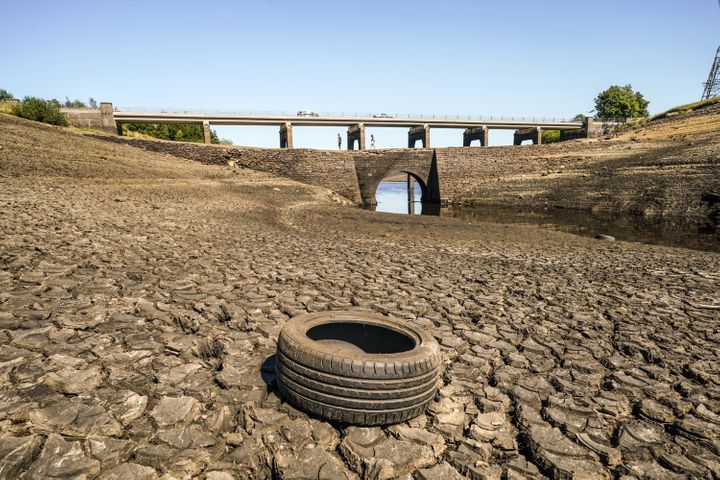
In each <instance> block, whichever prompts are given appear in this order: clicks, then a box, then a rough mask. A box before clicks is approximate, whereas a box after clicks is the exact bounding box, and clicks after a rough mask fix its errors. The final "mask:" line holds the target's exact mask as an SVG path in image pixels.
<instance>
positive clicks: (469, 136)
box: [463, 125, 488, 147]
mask: <svg viewBox="0 0 720 480" xmlns="http://www.w3.org/2000/svg"><path fill="white" fill-rule="evenodd" d="M473 140H480V146H481V147H487V146H488V127H486V126H485V125H483V126H481V127H472V128H466V129H465V132H463V147H469V146H470V143H472V141H473Z"/></svg>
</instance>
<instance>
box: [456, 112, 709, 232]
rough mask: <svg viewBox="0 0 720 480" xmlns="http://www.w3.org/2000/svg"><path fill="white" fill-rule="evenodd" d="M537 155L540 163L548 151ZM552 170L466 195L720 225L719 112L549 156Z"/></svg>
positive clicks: (498, 180) (502, 178)
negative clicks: (719, 221)
mask: <svg viewBox="0 0 720 480" xmlns="http://www.w3.org/2000/svg"><path fill="white" fill-rule="evenodd" d="M530 148H534V149H535V150H536V152H537V156H538V157H541V156H542V155H543V153H542V148H543V147H530ZM547 152H548V154H549V155H548V157H547V159H546V165H545V168H541V169H537V168H528V169H527V170H526V171H524V172H521V173H518V174H511V175H498V176H496V177H493V178H489V179H487V180H486V181H483V182H480V183H479V184H478V185H476V186H475V187H474V188H473V189H472V191H470V192H468V193H467V194H465V195H463V196H462V201H463V202H464V203H466V204H472V205H478V206H481V205H495V206H503V207H517V208H523V209H533V208H534V209H541V208H566V209H576V210H582V211H587V212H592V213H594V214H596V215H600V216H616V215H640V216H643V217H648V218H661V219H664V220H672V221H679V222H688V223H696V224H703V223H715V224H716V223H717V220H718V211H719V210H718V208H719V205H720V106H714V107H709V108H707V109H704V110H701V111H698V112H692V113H687V114H681V115H677V116H675V117H673V118H671V119H664V120H662V121H658V122H651V123H650V124H649V125H647V126H644V127H640V128H636V129H633V130H631V131H629V132H627V133H623V134H621V135H617V136H614V137H611V138H607V139H601V140H598V141H574V142H570V143H569V144H568V150H567V151H566V152H562V153H559V154H553V151H552V150H547Z"/></svg>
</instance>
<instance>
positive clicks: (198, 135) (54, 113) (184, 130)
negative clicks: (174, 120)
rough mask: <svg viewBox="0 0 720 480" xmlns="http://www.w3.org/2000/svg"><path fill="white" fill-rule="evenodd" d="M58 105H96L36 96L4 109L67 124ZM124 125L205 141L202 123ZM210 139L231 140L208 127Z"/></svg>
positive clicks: (0, 92) (0, 96)
mask: <svg viewBox="0 0 720 480" xmlns="http://www.w3.org/2000/svg"><path fill="white" fill-rule="evenodd" d="M13 98H14V97H13V95H12V94H11V93H10V92H8V91H7V90H5V89H1V88H0V102H3V101H6V100H12V99H13ZM61 108H98V104H97V101H96V100H95V99H94V98H92V97H91V98H89V99H88V101H87V102H83V101H82V100H79V99H75V100H70V98H68V97H65V101H64V102H60V101H59V100H57V99H55V98H53V99H50V100H44V99H42V98H37V97H25V98H23V99H22V101H20V102H19V103H17V104H15V105H10V106H9V108H5V109H3V110H4V111H6V113H11V114H13V115H17V116H18V117H23V118H27V119H28V120H34V121H36V122H44V123H49V124H51V125H60V126H63V127H66V126H67V125H68V121H67V118H66V117H65V115H64V114H63V113H62V111H61V110H60V109H61ZM123 128H124V129H125V130H128V131H130V132H136V133H140V134H142V135H147V136H149V137H153V138H159V139H161V140H173V141H178V142H196V143H202V142H204V141H205V136H204V134H203V128H202V126H201V125H192V124H169V125H168V124H144V123H126V124H124V125H123ZM210 140H211V142H212V143H215V144H227V145H231V144H232V142H231V141H230V140H226V139H224V138H220V137H219V136H218V134H217V132H216V131H215V130H212V129H210Z"/></svg>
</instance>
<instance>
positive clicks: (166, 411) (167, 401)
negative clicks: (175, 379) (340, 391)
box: [150, 396, 200, 427]
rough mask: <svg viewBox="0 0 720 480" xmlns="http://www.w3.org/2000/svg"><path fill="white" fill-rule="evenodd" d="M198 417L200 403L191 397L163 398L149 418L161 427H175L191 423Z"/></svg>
mask: <svg viewBox="0 0 720 480" xmlns="http://www.w3.org/2000/svg"><path fill="white" fill-rule="evenodd" d="M199 415H200V402H198V401H197V400H195V399H194V398H192V397H184V396H183V397H163V398H161V399H160V401H159V402H158V404H157V405H156V406H155V408H153V409H152V411H151V412H150V416H151V417H153V418H154V419H155V421H156V422H157V424H158V425H159V426H161V427H167V426H170V425H175V424H176V423H183V424H187V423H192V422H194V421H195V420H196V419H197V418H198V416H199Z"/></svg>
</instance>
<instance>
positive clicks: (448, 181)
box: [96, 136, 562, 202]
mask: <svg viewBox="0 0 720 480" xmlns="http://www.w3.org/2000/svg"><path fill="white" fill-rule="evenodd" d="M96 138H99V139H102V140H106V141H113V142H118V143H124V144H128V145H132V146H135V147H139V148H142V149H145V150H149V151H154V152H160V153H166V154H170V155H174V156H178V157H182V158H187V159H190V160H196V161H199V162H202V163H205V164H211V165H226V164H227V163H228V162H229V161H234V162H235V163H236V164H237V165H238V166H242V167H246V168H251V169H253V170H259V171H263V172H268V173H272V174H276V175H279V176H284V177H288V178H292V179H293V180H298V181H300V182H304V183H308V184H311V185H318V186H322V187H326V188H330V189H332V190H334V191H335V192H337V193H339V194H340V195H343V196H345V197H347V198H349V199H351V200H353V201H355V202H360V201H361V200H362V198H361V194H360V188H362V186H363V185H365V186H367V185H373V184H374V185H375V186H377V183H378V182H379V181H380V180H382V178H385V177H386V176H389V175H395V174H398V173H400V172H401V171H404V170H406V169H408V170H409V169H413V170H416V171H414V172H413V173H416V174H417V175H418V176H419V177H420V178H421V179H422V180H423V181H425V182H426V183H430V184H431V185H428V186H429V187H430V188H431V189H434V190H437V189H438V188H439V198H440V199H441V200H442V201H443V202H452V201H453V200H454V199H455V198H456V197H457V196H458V195H461V194H463V193H466V192H468V191H470V190H472V189H473V187H475V186H477V185H478V184H479V183H482V182H486V181H488V180H489V179H492V178H494V177H500V176H503V175H508V174H510V175H512V174H518V175H519V174H522V173H529V172H533V171H537V170H539V169H542V168H544V167H543V165H544V163H545V162H544V161H543V160H544V158H543V157H539V156H538V152H539V150H538V149H540V148H542V149H543V152H547V153H548V154H550V153H551V152H553V151H556V150H558V149H559V148H562V147H556V146H554V145H552V146H550V145H547V146H525V147H521V148H518V147H471V148H468V147H451V148H437V149H435V150H434V152H435V158H436V159H437V172H436V173H435V174H434V175H435V178H433V174H432V172H431V170H432V169H431V162H432V159H433V155H432V152H433V150H421V149H393V150H364V151H347V150H342V151H333V150H312V149H300V148H298V149H280V148H248V147H234V146H225V145H205V144H199V143H185V142H168V141H161V140H145V139H137V138H129V137H114V136H96ZM356 165H357V168H356ZM358 172H359V173H358ZM373 175H374V177H373ZM358 176H360V178H358ZM428 180H429V182H428ZM433 182H437V184H435V185H432V184H433ZM431 193H433V194H434V195H435V194H436V192H431Z"/></svg>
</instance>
